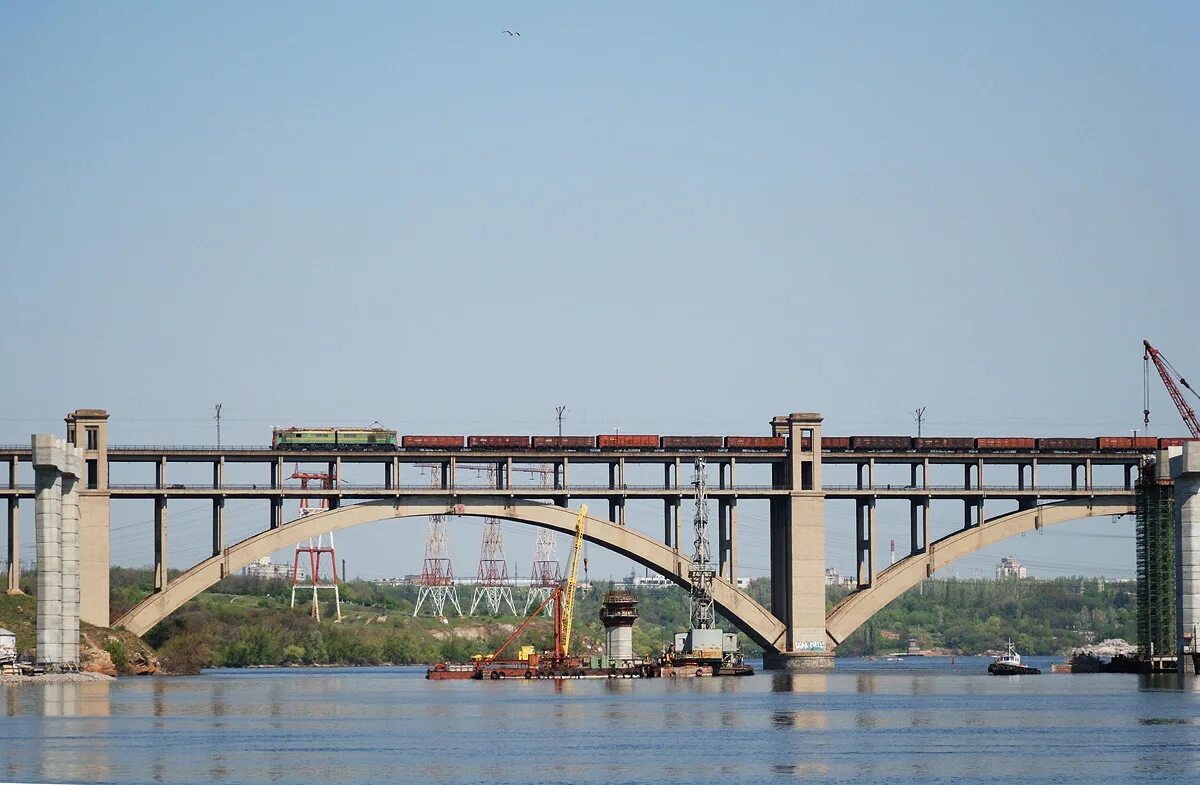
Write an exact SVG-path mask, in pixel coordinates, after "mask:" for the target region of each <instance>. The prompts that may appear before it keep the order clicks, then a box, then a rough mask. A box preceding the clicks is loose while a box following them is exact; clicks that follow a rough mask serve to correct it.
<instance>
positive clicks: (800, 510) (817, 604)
mask: <svg viewBox="0 0 1200 785" xmlns="http://www.w3.org/2000/svg"><path fill="white" fill-rule="evenodd" d="M771 426H772V430H773V432H774V433H775V435H777V436H784V435H786V436H788V437H790V438H789V441H788V443H789V452H790V455H789V456H788V460H787V463H785V464H776V465H775V466H773V467H772V481H773V484H774V485H775V487H786V488H790V489H791V491H790V493H789V494H788V496H786V497H772V499H771V611H772V613H774V614H775V616H776V618H778V619H779V620H780V621H782V622H783V623H784V628H785V632H784V638H785V640H782V641H780V642H779V643H780V645H779V650H778V651H774V652H767V653H766V654H765V656H764V658H763V665H764V667H766V668H769V669H787V670H794V671H809V670H828V669H829V668H832V667H833V652H832V649H831V645H830V638H829V636H828V635H827V633H826V631H825V494H824V492H823V491H822V490H821V416H820V415H819V414H809V413H804V414H792V415H789V416H787V417H776V418H775V419H774V420H772V422H771ZM805 442H808V447H807V448H805V446H804V445H805ZM873 479H874V478H873V477H872V480H873Z"/></svg>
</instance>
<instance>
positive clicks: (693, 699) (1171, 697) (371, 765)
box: [0, 657, 1200, 785]
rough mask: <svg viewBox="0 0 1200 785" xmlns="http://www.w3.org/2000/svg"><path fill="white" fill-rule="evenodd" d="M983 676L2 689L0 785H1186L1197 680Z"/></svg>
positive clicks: (915, 667)
mask: <svg viewBox="0 0 1200 785" xmlns="http://www.w3.org/2000/svg"><path fill="white" fill-rule="evenodd" d="M1027 659H1028V660H1029V661H1030V662H1032V663H1033V664H1036V665H1043V666H1045V667H1044V670H1045V671H1047V672H1046V673H1045V674H1044V675H1042V676H1025V677H1019V678H1001V677H992V676H987V675H986V674H985V673H984V671H985V669H986V666H987V661H986V660H984V659H977V658H976V659H972V658H959V659H958V660H957V662H956V663H955V664H954V665H953V666H952V665H951V663H950V661H949V660H948V659H944V658H934V657H930V658H924V659H923V660H907V661H903V662H887V661H882V660H874V661H869V662H868V661H861V660H840V661H839V662H838V668H837V670H836V671H835V672H833V673H831V674H828V675H806V676H787V675H782V674H772V673H767V674H759V675H757V676H753V677H750V678H745V679H694V680H685V679H680V680H648V681H612V682H610V681H590V680H588V681H571V682H565V683H562V684H560V685H555V684H554V683H550V682H542V681H534V682H524V681H517V682H514V681H507V682H482V683H479V682H432V683H431V682H427V681H425V680H424V678H422V677H423V674H424V669H422V668H370V669H363V668H355V669H336V670H334V669H312V670H241V671H232V670H224V671H210V672H206V673H205V674H204V675H202V676H196V677H187V678H179V677H176V678H142V679H121V680H117V681H113V682H104V683H89V684H68V685H45V686H42V685H39V686H31V685H4V686H3V687H0V690H3V692H4V697H5V706H6V711H5V715H6V716H5V717H4V719H3V720H0V781H21V782H121V783H124V782H165V783H210V782H238V783H267V782H269V783H291V782H332V783H359V782H379V783H408V782H414V783H475V782H488V783H522V784H523V785H527V784H528V783H542V782H548V783H571V784H572V785H583V784H584V783H606V784H609V783H721V784H722V785H728V783H743V782H744V783H757V782H766V781H776V782H788V781H801V780H803V781H815V782H854V783H870V782H888V783H910V782H911V783H918V782H919V783H922V785H932V784H934V783H943V782H945V783H949V782H988V781H995V782H1021V783H1042V782H1053V783H1087V784H1088V785H1095V783H1098V782H1103V781H1105V780H1111V781H1114V782H1121V783H1129V782H1180V781H1183V780H1184V779H1191V778H1194V777H1195V775H1197V773H1200V686H1197V685H1196V683H1195V682H1190V683H1186V684H1183V685H1181V684H1180V683H1179V682H1177V681H1176V680H1175V679H1174V678H1173V677H1169V678H1162V679H1155V680H1148V679H1145V678H1141V679H1139V677H1136V676H1123V675H1100V674H1097V675H1076V676H1072V675H1060V674H1050V673H1049V672H1048V671H1049V667H1048V662H1049V661H1048V660H1043V661H1039V660H1038V658H1027Z"/></svg>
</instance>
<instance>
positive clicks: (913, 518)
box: [908, 483, 921, 556]
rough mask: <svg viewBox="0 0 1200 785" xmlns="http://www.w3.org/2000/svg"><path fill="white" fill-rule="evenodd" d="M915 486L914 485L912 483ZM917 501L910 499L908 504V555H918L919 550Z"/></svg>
mask: <svg viewBox="0 0 1200 785" xmlns="http://www.w3.org/2000/svg"><path fill="white" fill-rule="evenodd" d="M914 484H915V483H914ZM917 534H918V528H917V500H916V499H910V500H909V502H908V555H909V556H912V555H913V554H914V553H920V552H921V548H920V546H919V544H918V542H919V541H918V539H917Z"/></svg>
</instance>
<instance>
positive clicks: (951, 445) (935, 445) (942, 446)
mask: <svg viewBox="0 0 1200 785" xmlns="http://www.w3.org/2000/svg"><path fill="white" fill-rule="evenodd" d="M913 448H914V449H917V450H941V451H945V450H953V451H955V452H958V451H960V450H973V449H975V440H974V439H972V438H971V437H969V436H967V437H963V436H921V437H918V438H916V439H913Z"/></svg>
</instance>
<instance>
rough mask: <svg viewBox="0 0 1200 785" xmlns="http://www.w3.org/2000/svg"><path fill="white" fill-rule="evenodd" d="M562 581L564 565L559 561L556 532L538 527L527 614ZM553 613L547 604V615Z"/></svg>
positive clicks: (526, 606) (526, 600) (526, 598)
mask: <svg viewBox="0 0 1200 785" xmlns="http://www.w3.org/2000/svg"><path fill="white" fill-rule="evenodd" d="M560 583H562V567H561V566H560V565H559V562H558V545H557V543H556V541H555V539H554V532H552V531H550V530H549V529H538V533H537V542H535V543H534V546H533V570H532V571H531V572H530V573H529V591H528V592H527V593H526V595H525V610H524V611H523V612H524V614H525V615H526V616H528V615H529V611H530V610H531V609H532V608H536V607H537V606H539V605H541V604H542V603H543V602H545V600H546V599H547V598H548V597H549V596H550V595H551V593H553V591H554V589H555V587H557V586H558V585H559V584H560ZM551 613H553V609H552V608H551V607H550V606H549V605H547V606H546V615H547V616H549V615H550V614H551Z"/></svg>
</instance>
